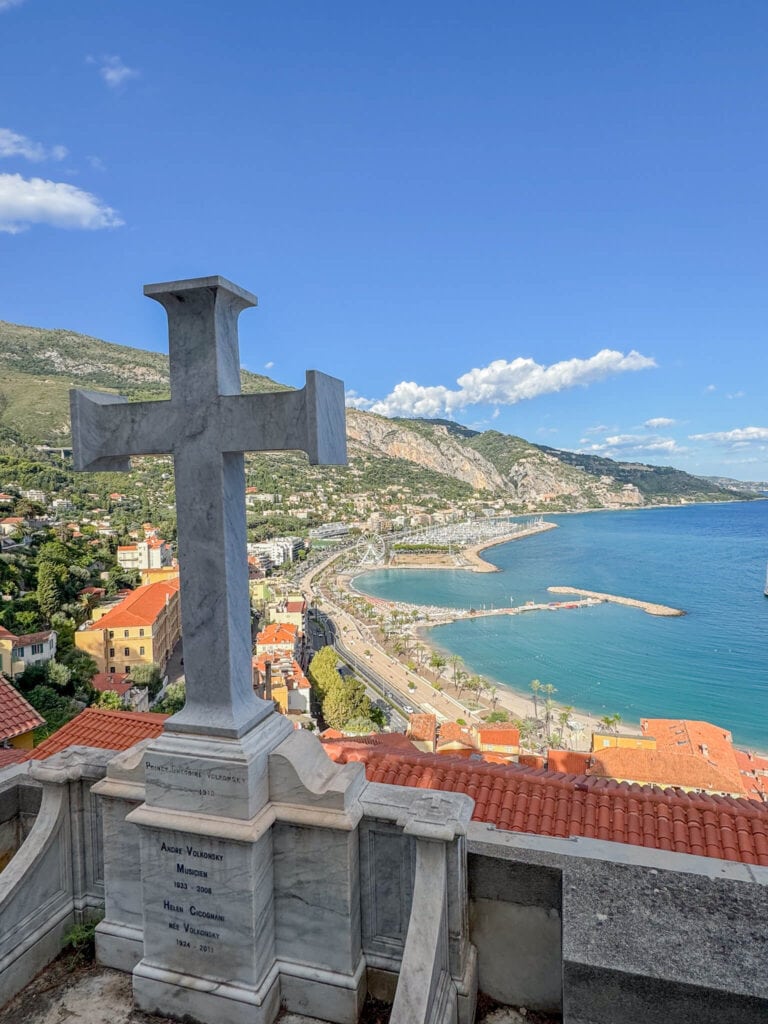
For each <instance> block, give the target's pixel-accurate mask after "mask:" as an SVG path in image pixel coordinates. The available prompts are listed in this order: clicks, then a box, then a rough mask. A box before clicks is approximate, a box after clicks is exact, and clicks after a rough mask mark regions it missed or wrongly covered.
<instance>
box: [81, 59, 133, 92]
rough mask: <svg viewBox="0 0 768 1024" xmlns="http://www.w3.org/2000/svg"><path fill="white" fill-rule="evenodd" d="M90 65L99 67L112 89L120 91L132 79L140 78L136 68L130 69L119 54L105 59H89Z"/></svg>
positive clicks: (100, 72)
mask: <svg viewBox="0 0 768 1024" xmlns="http://www.w3.org/2000/svg"><path fill="white" fill-rule="evenodd" d="M88 63H89V64H98V65H99V74H100V75H101V77H102V78H103V79H104V81H105V82H106V83H107V85H108V86H109V87H110V89H118V88H119V87H120V86H121V85H124V84H125V83H126V82H128V81H130V79H131V78H138V77H139V72H138V71H137V70H136V68H129V67H128V65H127V64H123V61H122V59H121V58H120V57H118V56H117V54H116V53H115V54H106V55H105V56H103V57H99V58H98V59H97V58H96V57H88Z"/></svg>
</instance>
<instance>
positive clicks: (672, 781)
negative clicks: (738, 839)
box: [586, 747, 746, 794]
mask: <svg viewBox="0 0 768 1024" xmlns="http://www.w3.org/2000/svg"><path fill="white" fill-rule="evenodd" d="M586 774H587V775H600V776H602V777H603V778H609V779H626V780H627V781H628V782H639V783H641V784H645V783H648V784H650V785H656V786H680V787H681V788H682V789H705V790H707V792H709V793H733V794H743V793H744V792H745V790H746V787H745V785H744V780H743V779H742V777H741V776H740V775H739V773H738V772H737V773H734V772H728V771H723V770H721V769H720V768H718V767H717V766H716V765H713V764H712V763H711V762H709V761H707V760H706V759H705V758H703V757H697V756H696V755H695V754H685V753H678V752H677V751H671V750H642V749H639V748H633V747H606V748H605V749H604V750H597V751H594V752H593V753H592V756H591V763H590V764H589V765H588V767H587V770H586Z"/></svg>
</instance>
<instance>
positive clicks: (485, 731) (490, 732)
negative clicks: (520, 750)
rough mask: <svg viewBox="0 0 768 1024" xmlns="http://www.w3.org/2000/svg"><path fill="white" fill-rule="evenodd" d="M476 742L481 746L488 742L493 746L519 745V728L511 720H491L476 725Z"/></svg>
mask: <svg viewBox="0 0 768 1024" xmlns="http://www.w3.org/2000/svg"><path fill="white" fill-rule="evenodd" d="M476 731H477V739H478V743H479V744H480V746H481V747H482V746H483V744H485V743H490V744H492V745H493V746H495V747H518V746H520V730H519V729H518V728H517V726H515V725H513V724H512V723H511V722H493V723H492V724H490V725H487V724H485V725H478V726H477V727H476Z"/></svg>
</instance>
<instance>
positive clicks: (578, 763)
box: [520, 750, 592, 775]
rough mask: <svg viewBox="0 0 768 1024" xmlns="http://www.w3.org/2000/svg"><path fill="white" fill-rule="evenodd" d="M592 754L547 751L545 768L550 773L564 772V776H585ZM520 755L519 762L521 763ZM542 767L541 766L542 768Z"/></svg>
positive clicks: (577, 751)
mask: <svg viewBox="0 0 768 1024" xmlns="http://www.w3.org/2000/svg"><path fill="white" fill-rule="evenodd" d="M591 759H592V754H590V753H588V752H585V751H583V750H548V751H547V767H548V768H549V770H550V771H551V772H564V773H565V774H566V775H586V774H587V765H588V764H589V762H590V760H591ZM522 760H523V758H522V755H521V757H520V761H521V762H522ZM542 767H543V766H542Z"/></svg>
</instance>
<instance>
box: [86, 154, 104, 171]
mask: <svg viewBox="0 0 768 1024" xmlns="http://www.w3.org/2000/svg"><path fill="white" fill-rule="evenodd" d="M85 159H86V160H87V161H88V163H89V164H90V165H91V167H92V168H93V169H94V171H106V169H107V168H106V165H105V163H104V161H103V160H102V159H101V157H100V156H87V157H86V158H85Z"/></svg>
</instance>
